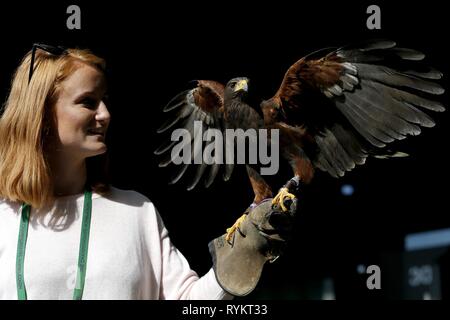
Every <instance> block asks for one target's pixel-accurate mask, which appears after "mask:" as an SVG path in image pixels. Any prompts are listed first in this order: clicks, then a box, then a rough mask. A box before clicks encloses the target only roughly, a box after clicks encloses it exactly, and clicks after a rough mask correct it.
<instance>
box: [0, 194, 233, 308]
mask: <svg viewBox="0 0 450 320" xmlns="http://www.w3.org/2000/svg"><path fill="white" fill-rule="evenodd" d="M83 202H84V195H83V194H77V195H72V196H66V197H60V198H58V200H57V201H56V203H55V205H54V206H53V207H52V208H47V209H42V210H45V213H46V214H45V215H41V214H39V215H38V214H33V213H36V212H34V209H32V211H31V218H30V225H29V228H28V240H27V246H26V253H25V266H24V273H25V286H26V290H27V296H28V299H30V300H31V299H72V296H73V289H74V287H75V279H76V272H77V262H78V251H79V245H80V233H81V218H82V212H83ZM20 207H21V205H20V204H19V203H17V202H10V201H7V200H4V199H1V198H0V299H11V300H15V299H17V286H16V271H15V266H16V252H17V239H18V235H19V224H20ZM49 213H51V214H49ZM89 239H90V240H89V253H88V260H87V271H86V282H85V287H84V293H83V299H227V298H231V296H229V295H228V294H226V293H225V292H224V291H223V290H222V289H221V287H220V286H219V284H218V283H217V280H216V278H215V275H214V271H213V270H212V269H211V270H210V271H209V272H208V273H207V274H206V275H205V276H203V277H201V278H199V277H198V276H197V274H196V273H195V272H194V271H192V270H191V269H190V267H189V264H188V262H187V261H186V259H185V258H184V257H183V255H182V254H181V253H180V252H179V251H178V250H177V249H176V248H175V247H174V246H173V245H172V243H171V241H170V239H169V236H168V232H167V229H166V228H165V227H164V224H163V222H162V220H161V217H160V216H159V214H158V212H157V211H156V209H155V207H154V206H153V204H152V203H151V202H150V200H149V199H148V198H146V197H145V196H143V195H142V194H140V193H138V192H135V191H125V190H120V189H117V188H114V187H113V188H112V192H111V195H109V196H107V197H103V196H101V195H99V194H97V193H95V192H94V193H93V194H92V220H91V231H90V238H89Z"/></svg>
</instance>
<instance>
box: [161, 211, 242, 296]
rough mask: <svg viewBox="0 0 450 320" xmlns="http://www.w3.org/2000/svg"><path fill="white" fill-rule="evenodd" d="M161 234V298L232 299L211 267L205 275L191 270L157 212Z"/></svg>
mask: <svg viewBox="0 0 450 320" xmlns="http://www.w3.org/2000/svg"><path fill="white" fill-rule="evenodd" d="M157 217H158V224H159V229H160V236H161V250H162V273H161V274H162V279H161V288H160V298H161V299H169V300H172V299H190V300H207V299H208V300H221V299H224V300H225V299H232V298H233V296H231V295H229V294H228V293H226V292H225V291H224V290H223V289H222V288H221V287H220V285H219V284H218V283H217V280H216V276H215V274H214V270H213V269H212V268H211V269H210V270H209V272H207V273H206V274H205V275H204V276H203V277H200V278H199V276H198V275H197V273H196V272H195V271H193V270H191V268H190V266H189V263H188V262H187V260H186V258H185V257H184V256H183V255H182V253H181V252H180V251H179V250H178V249H177V248H176V247H175V246H174V245H173V244H172V242H171V241H170V238H169V233H168V231H167V229H166V228H165V227H164V224H163V222H162V220H161V218H160V216H159V214H158V213H157Z"/></svg>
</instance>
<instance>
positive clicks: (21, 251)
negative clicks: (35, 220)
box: [16, 190, 92, 300]
mask: <svg viewBox="0 0 450 320" xmlns="http://www.w3.org/2000/svg"><path fill="white" fill-rule="evenodd" d="M30 211H31V207H30V206H29V205H28V204H23V205H22V216H21V218H20V228H19V240H18V242H17V257H16V282H17V296H18V298H19V300H27V290H26V288H25V281H24V272H23V269H24V260H25V248H26V245H27V236H28V224H29V220H30ZM91 211H92V192H91V191H88V190H86V191H85V192H84V206H83V219H82V221H81V238H80V252H79V254H78V269H77V270H78V271H77V280H76V284H75V289H74V290H73V300H81V298H82V297H83V289H84V280H85V278H86V265H87V256H88V247H89V231H90V229H91Z"/></svg>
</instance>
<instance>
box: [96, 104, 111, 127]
mask: <svg viewBox="0 0 450 320" xmlns="http://www.w3.org/2000/svg"><path fill="white" fill-rule="evenodd" d="M110 119H111V115H110V114H109V111H108V108H107V107H106V104H105V103H104V102H103V101H101V102H100V104H99V106H98V108H97V113H96V114H95V120H97V121H104V122H109V120H110Z"/></svg>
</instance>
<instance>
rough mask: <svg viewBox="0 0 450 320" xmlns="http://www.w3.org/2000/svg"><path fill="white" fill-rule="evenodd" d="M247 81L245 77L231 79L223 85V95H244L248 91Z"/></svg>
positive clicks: (233, 96)
mask: <svg viewBox="0 0 450 320" xmlns="http://www.w3.org/2000/svg"><path fill="white" fill-rule="evenodd" d="M249 81H250V80H249V79H248V78H245V77H239V78H233V79H231V80H230V81H228V83H227V85H226V87H225V95H226V96H228V97H231V98H235V97H242V96H244V95H245V94H246V93H247V92H248V83H249Z"/></svg>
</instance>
